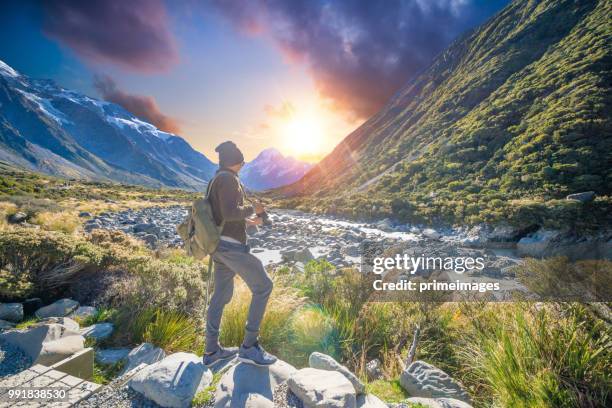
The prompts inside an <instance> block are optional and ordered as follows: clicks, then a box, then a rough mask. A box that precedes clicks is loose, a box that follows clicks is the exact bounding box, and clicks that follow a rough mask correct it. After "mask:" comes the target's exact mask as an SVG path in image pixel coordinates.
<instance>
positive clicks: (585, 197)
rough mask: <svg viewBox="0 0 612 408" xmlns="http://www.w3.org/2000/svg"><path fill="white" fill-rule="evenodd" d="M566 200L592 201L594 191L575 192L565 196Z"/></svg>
mask: <svg viewBox="0 0 612 408" xmlns="http://www.w3.org/2000/svg"><path fill="white" fill-rule="evenodd" d="M565 199H566V200H577V201H581V202H583V203H588V202H590V201H593V200H594V199H595V192H594V191H585V192H582V193H576V194H570V195H568V196H567V197H565Z"/></svg>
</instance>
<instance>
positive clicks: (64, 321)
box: [41, 317, 79, 333]
mask: <svg viewBox="0 0 612 408" xmlns="http://www.w3.org/2000/svg"><path fill="white" fill-rule="evenodd" d="M41 323H43V324H46V323H57V324H61V325H62V326H64V327H65V328H67V329H68V330H72V331H73V332H75V333H76V332H78V331H79V324H78V323H77V322H75V321H74V320H72V319H71V318H69V317H48V318H46V319H44V320H42V321H41Z"/></svg>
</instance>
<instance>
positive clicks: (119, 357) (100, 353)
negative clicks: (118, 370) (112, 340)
mask: <svg viewBox="0 0 612 408" xmlns="http://www.w3.org/2000/svg"><path fill="white" fill-rule="evenodd" d="M128 354H130V349H129V348H119V349H98V350H96V354H95V359H96V362H98V363H100V364H104V365H113V364H117V363H118V362H120V361H123V360H125V359H126V358H127V356H128Z"/></svg>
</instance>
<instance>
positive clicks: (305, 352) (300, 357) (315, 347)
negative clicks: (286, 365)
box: [280, 306, 340, 367]
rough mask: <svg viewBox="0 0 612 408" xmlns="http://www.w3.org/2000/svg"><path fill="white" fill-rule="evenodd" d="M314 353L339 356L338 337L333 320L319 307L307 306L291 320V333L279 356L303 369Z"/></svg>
mask: <svg viewBox="0 0 612 408" xmlns="http://www.w3.org/2000/svg"><path fill="white" fill-rule="evenodd" d="M314 351H319V352H321V353H325V354H328V355H330V356H332V357H334V358H339V356H340V336H339V333H338V330H337V329H336V326H335V322H334V320H333V319H332V318H331V317H330V316H329V315H327V314H326V313H325V311H323V309H321V308H320V307H316V306H307V307H304V308H302V309H300V310H298V311H296V313H295V314H294V316H293V318H292V319H291V333H290V336H289V339H288V341H287V343H286V344H285V345H284V347H283V348H282V350H281V352H280V354H281V355H282V356H285V359H286V360H287V361H289V362H290V363H291V364H293V365H295V366H298V367H304V366H307V365H308V356H310V354H311V353H312V352H314Z"/></svg>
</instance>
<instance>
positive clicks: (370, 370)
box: [366, 358, 383, 381]
mask: <svg viewBox="0 0 612 408" xmlns="http://www.w3.org/2000/svg"><path fill="white" fill-rule="evenodd" d="M366 374H367V375H368V379H369V380H370V381H374V380H379V379H381V378H383V372H382V364H381V362H380V360H379V359H377V358H375V359H374V360H371V361H369V362H368V363H367V364H366Z"/></svg>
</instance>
